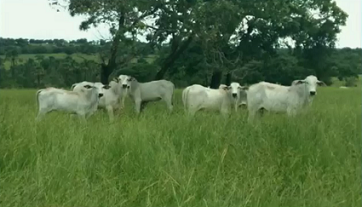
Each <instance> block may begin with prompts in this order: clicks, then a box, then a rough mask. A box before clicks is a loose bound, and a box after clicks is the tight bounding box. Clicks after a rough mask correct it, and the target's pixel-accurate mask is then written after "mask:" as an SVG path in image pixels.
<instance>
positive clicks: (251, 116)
mask: <svg viewBox="0 0 362 207" xmlns="http://www.w3.org/2000/svg"><path fill="white" fill-rule="evenodd" d="M248 111H249V114H248V122H249V123H250V122H252V121H253V120H254V119H255V115H256V113H257V110H255V109H254V108H249V110H248Z"/></svg>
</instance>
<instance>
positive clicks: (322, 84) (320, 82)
mask: <svg viewBox="0 0 362 207" xmlns="http://www.w3.org/2000/svg"><path fill="white" fill-rule="evenodd" d="M317 84H318V85H319V86H326V84H325V83H324V82H323V81H318V82H317Z"/></svg>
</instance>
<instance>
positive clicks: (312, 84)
mask: <svg viewBox="0 0 362 207" xmlns="http://www.w3.org/2000/svg"><path fill="white" fill-rule="evenodd" d="M299 84H305V86H306V87H307V90H308V92H309V95H310V96H315V95H317V86H318V85H319V86H321V85H325V83H324V82H323V81H320V80H318V78H317V77H315V76H314V75H310V76H308V77H306V78H305V79H304V80H295V81H293V82H292V85H299Z"/></svg>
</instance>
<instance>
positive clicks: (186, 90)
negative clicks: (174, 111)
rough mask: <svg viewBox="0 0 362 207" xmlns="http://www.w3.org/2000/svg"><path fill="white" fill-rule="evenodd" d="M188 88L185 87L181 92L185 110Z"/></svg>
mask: <svg viewBox="0 0 362 207" xmlns="http://www.w3.org/2000/svg"><path fill="white" fill-rule="evenodd" d="M189 90H190V89H189V88H186V89H185V90H184V91H183V92H182V102H183V104H184V109H185V111H187V101H188V100H187V97H188V94H189Z"/></svg>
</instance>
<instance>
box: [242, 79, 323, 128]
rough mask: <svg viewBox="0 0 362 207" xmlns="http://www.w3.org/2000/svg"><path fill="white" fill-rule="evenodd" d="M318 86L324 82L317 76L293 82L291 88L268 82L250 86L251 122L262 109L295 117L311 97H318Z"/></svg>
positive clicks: (248, 102) (248, 100)
mask: <svg viewBox="0 0 362 207" xmlns="http://www.w3.org/2000/svg"><path fill="white" fill-rule="evenodd" d="M313 77H314V78H313ZM317 84H322V82H321V81H319V80H318V79H317V78H316V77H315V76H308V77H307V78H306V79H304V80H295V81H293V84H292V85H291V86H282V85H278V84H273V83H268V82H259V83H257V84H254V85H252V86H250V87H249V90H248V91H247V106H248V111H249V117H248V119H249V121H251V120H252V119H253V118H254V117H255V115H256V113H257V112H258V111H259V110H261V109H265V110H267V111H274V112H286V113H287V114H288V116H294V115H295V114H297V112H298V110H300V109H301V108H303V107H304V106H306V105H308V103H309V101H310V99H309V98H310V97H311V96H315V95H316V88H317Z"/></svg>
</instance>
